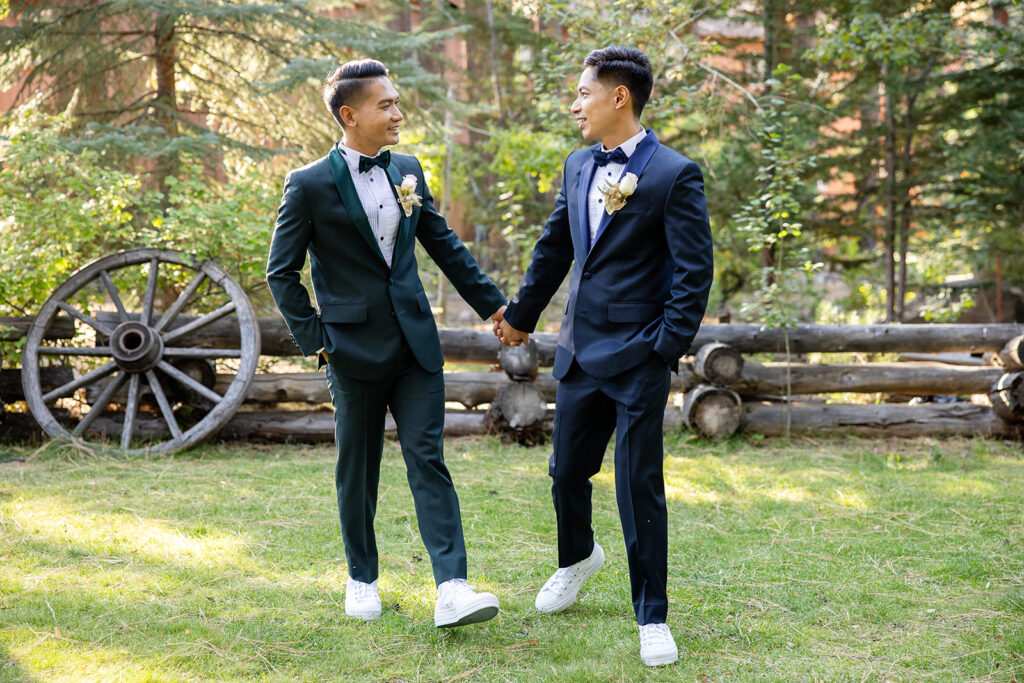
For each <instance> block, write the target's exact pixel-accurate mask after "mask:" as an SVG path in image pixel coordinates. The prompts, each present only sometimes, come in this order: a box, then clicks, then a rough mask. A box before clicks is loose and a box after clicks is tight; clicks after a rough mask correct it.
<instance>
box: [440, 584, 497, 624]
mask: <svg viewBox="0 0 1024 683" xmlns="http://www.w3.org/2000/svg"><path fill="white" fill-rule="evenodd" d="M497 613H498V598H497V596H495V595H494V593H485V592H480V593H477V592H476V591H474V590H473V586H470V585H469V583H468V582H467V581H466V580H465V579H451V580H450V581H445V582H444V583H442V584H441V585H439V586H438V587H437V605H436V606H435V607H434V626H436V627H438V628H451V627H452V626H465V625H466V624H476V623H479V622H481V621H487V620H488V619H493V618H494V616H495V615H496V614H497Z"/></svg>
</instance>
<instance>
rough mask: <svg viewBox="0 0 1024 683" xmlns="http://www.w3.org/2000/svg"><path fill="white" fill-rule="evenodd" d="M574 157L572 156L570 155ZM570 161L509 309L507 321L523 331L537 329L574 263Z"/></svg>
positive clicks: (506, 315)
mask: <svg viewBox="0 0 1024 683" xmlns="http://www.w3.org/2000/svg"><path fill="white" fill-rule="evenodd" d="M570 156H571V155H570ZM568 165H569V160H568V159H566V163H565V167H563V168H562V189H561V190H559V192H558V198H557V199H556V200H555V210H554V211H552V212H551V216H550V217H549V218H548V221H547V223H545V224H544V232H543V233H541V236H540V239H539V240H537V244H536V245H535V246H534V248H533V256H532V257H531V259H530V265H529V267H528V268H527V269H526V274H525V275H523V281H522V283H520V285H519V292H518V293H516V295H515V297H513V298H512V301H511V303H509V305H508V308H507V309H505V314H504V316H505V320H507V321H508V324H509V325H511V326H512V327H514V328H515V329H517V330H520V331H522V332H533V331H534V330H535V329H536V328H537V321H538V320H540V315H541V313H543V312H544V307H545V306H547V305H548V302H549V301H551V297H553V296H554V295H555V292H556V291H558V287H559V285H561V284H562V280H564V279H565V274H566V273H568V272H569V268H570V267H572V262H573V246H572V232H571V231H572V228H571V227H570V225H569V204H568V202H567V201H566V196H565V186H566V184H567V182H566V173H565V168H566V167H568Z"/></svg>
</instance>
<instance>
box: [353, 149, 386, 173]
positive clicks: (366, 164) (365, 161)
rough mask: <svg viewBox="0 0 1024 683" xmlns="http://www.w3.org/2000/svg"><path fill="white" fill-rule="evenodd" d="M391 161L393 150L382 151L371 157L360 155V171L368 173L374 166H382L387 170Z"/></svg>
mask: <svg viewBox="0 0 1024 683" xmlns="http://www.w3.org/2000/svg"><path fill="white" fill-rule="evenodd" d="M390 163H391V152H390V151H388V152H381V153H380V154H378V155H377V156H375V157H373V158H370V157H363V156H361V157H359V172H360V173H366V172H367V171H369V170H370V169H371V168H373V167H374V166H380V167H381V168H382V169H384V170H385V171H386V170H388V164H390Z"/></svg>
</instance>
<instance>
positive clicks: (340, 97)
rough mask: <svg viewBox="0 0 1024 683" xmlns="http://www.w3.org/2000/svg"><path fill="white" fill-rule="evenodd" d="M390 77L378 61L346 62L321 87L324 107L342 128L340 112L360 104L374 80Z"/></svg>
mask: <svg viewBox="0 0 1024 683" xmlns="http://www.w3.org/2000/svg"><path fill="white" fill-rule="evenodd" d="M387 75H388V68H387V67H386V66H384V64H382V63H381V62H378V61H377V60H376V59H358V60H355V61H352V62H346V63H345V64H342V65H341V66H339V67H338V68H337V69H335V70H334V71H332V72H331V73H330V74H329V75H328V76H327V78H326V79H325V80H324V83H323V85H322V86H320V93H321V94H322V95H323V98H324V105H325V106H326V107H327V111H329V112H331V116H333V117H334V120H335V121H337V122H338V125H339V126H341V127H342V128H344V127H345V124H344V123H343V122H342V120H341V114H339V113H338V110H339V109H341V108H342V107H344V106H346V105H348V106H350V107H351V106H353V105H356V104H359V102H360V101H361V100H362V98H363V96H364V95H365V93H366V86H367V85H368V84H369V82H370V81H371V80H372V79H374V78H380V77H381V76H387Z"/></svg>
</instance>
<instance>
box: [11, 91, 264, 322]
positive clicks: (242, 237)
mask: <svg viewBox="0 0 1024 683" xmlns="http://www.w3.org/2000/svg"><path fill="white" fill-rule="evenodd" d="M68 125H69V123H68V120H67V117H66V116H58V117H50V116H47V115H45V114H42V113H40V112H38V111H35V110H28V111H24V112H21V113H20V115H19V116H18V117H17V118H16V119H15V120H14V121H13V122H12V124H11V126H10V127H9V128H8V139H7V142H6V145H5V149H4V151H3V156H2V162H3V166H2V168H0V215H2V216H3V219H2V221H0V237H2V239H0V315H32V314H34V313H35V311H36V310H38V308H39V307H40V306H41V305H42V303H43V302H44V301H45V300H46V299H47V298H48V297H49V296H50V294H52V293H53V291H54V289H56V288H57V286H58V285H59V284H60V283H62V282H63V281H64V280H66V279H67V277H68V276H69V275H71V274H72V273H73V272H74V271H76V270H78V269H79V268H80V267H82V266H83V265H85V264H86V263H88V262H90V261H93V260H95V259H97V258H100V257H102V256H106V255H108V254H110V253H112V252H115V251H119V250H121V249H128V248H135V247H159V248H172V249H181V250H183V251H186V252H189V253H192V254H195V255H198V256H201V257H204V258H211V259H213V260H214V261H216V262H217V263H218V264H219V265H221V266H222V267H223V268H225V269H226V270H227V271H228V272H229V273H230V274H231V275H232V276H233V277H235V278H236V279H237V280H238V281H239V282H240V283H241V284H242V286H243V287H245V288H246V289H247V290H249V291H250V292H251V293H254V292H256V291H257V290H258V289H259V288H260V287H261V285H262V282H263V267H264V262H265V258H266V250H267V245H268V244H269V235H270V229H271V225H272V224H271V218H270V217H271V216H272V215H273V212H274V207H275V204H276V200H277V198H278V196H279V192H280V190H279V188H278V187H277V186H276V185H273V184H268V183H266V182H265V181H263V180H261V178H260V175H259V174H258V173H257V170H256V168H255V167H254V166H253V165H252V164H245V163H243V164H242V167H241V168H239V169H237V170H235V172H234V173H233V174H232V180H230V181H229V182H223V183H221V182H217V181H214V180H212V179H211V177H210V169H209V168H208V167H207V166H205V165H204V164H202V163H200V161H199V160H196V159H193V158H191V157H183V163H182V164H181V169H180V174H179V175H178V176H177V177H174V178H171V179H170V183H169V185H170V193H169V197H168V202H169V203H168V205H167V207H164V206H162V203H161V197H160V196H159V195H158V194H157V193H155V192H153V191H151V190H147V189H146V188H145V187H143V185H142V183H141V181H140V177H141V174H142V172H143V170H142V169H139V170H138V172H137V173H127V172H124V171H120V170H117V169H115V168H112V167H111V166H110V165H109V164H108V163H106V160H105V159H104V155H103V154H102V153H101V152H97V151H94V150H89V149H85V150H78V151H74V152H73V151H71V150H70V149H69V147H68V146H67V145H66V144H64V137H63V136H64V133H66V131H67V127H68Z"/></svg>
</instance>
